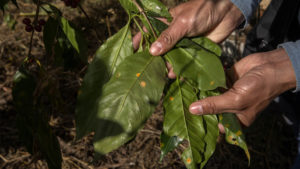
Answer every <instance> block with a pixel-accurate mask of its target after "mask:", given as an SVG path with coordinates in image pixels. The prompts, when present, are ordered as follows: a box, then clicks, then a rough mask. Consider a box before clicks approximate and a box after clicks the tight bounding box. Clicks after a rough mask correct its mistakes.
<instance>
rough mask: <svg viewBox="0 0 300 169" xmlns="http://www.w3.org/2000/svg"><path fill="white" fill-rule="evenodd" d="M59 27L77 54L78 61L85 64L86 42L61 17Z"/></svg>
mask: <svg viewBox="0 0 300 169" xmlns="http://www.w3.org/2000/svg"><path fill="white" fill-rule="evenodd" d="M59 22H60V26H61V29H62V30H63V32H64V34H65V35H66V37H67V38H68V40H69V41H70V43H71V44H72V46H73V48H74V49H75V50H76V51H77V53H78V54H79V57H80V59H81V60H82V61H83V62H84V63H86V62H87V42H86V41H85V39H84V38H83V36H82V35H81V33H80V32H79V31H78V30H76V29H75V27H74V26H73V25H72V24H71V23H70V22H69V21H68V20H66V19H65V18H63V17H61V18H60V20H59Z"/></svg>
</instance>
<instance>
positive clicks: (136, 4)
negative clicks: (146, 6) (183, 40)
mask: <svg viewBox="0 0 300 169" xmlns="http://www.w3.org/2000/svg"><path fill="white" fill-rule="evenodd" d="M132 1H133V3H134V4H135V6H136V7H137V8H138V10H139V11H140V13H141V14H142V15H143V16H144V17H145V19H146V21H147V23H148V24H149V26H150V29H151V31H152V33H153V35H154V37H155V39H157V38H158V36H157V34H156V32H155V30H154V28H153V26H152V24H151V23H150V21H149V19H148V17H147V15H146V13H145V11H144V10H143V8H142V7H141V6H140V5H139V4H138V3H137V1H136V0H132Z"/></svg>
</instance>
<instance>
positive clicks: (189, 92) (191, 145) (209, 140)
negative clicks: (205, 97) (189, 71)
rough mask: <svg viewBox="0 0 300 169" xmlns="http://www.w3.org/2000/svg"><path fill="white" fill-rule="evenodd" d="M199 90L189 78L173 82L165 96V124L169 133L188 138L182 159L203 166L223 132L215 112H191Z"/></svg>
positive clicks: (192, 165) (193, 165) (190, 165)
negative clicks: (202, 114) (194, 113)
mask: <svg viewBox="0 0 300 169" xmlns="http://www.w3.org/2000/svg"><path fill="white" fill-rule="evenodd" d="M196 93H197V91H196V89H195V87H193V86H191V84H189V83H188V82H187V81H180V80H179V79H178V78H177V80H176V81H175V82H174V83H173V84H172V85H171V87H170V89H169V91H168V92H167V95H166V97H165V99H164V104H163V106H164V109H165V117H164V124H163V125H164V127H163V131H164V133H165V134H166V135H169V136H177V137H179V138H181V139H185V140H187V141H188V147H187V148H186V150H185V151H184V153H183V154H182V159H183V161H184V163H185V165H186V167H187V168H189V169H195V168H197V166H198V165H200V168H203V166H204V165H205V164H206V162H207V160H208V159H209V158H210V156H211V155H212V154H213V152H214V150H215V146H216V142H217V138H218V135H219V130H218V127H217V126H218V120H217V117H216V116H215V115H209V116H208V115H206V116H196V115H192V114H191V113H190V112H189V105H190V104H191V103H192V102H194V101H196V100H197V94H196Z"/></svg>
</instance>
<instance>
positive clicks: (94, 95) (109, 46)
mask: <svg viewBox="0 0 300 169" xmlns="http://www.w3.org/2000/svg"><path fill="white" fill-rule="evenodd" d="M120 3H121V5H122V6H123V8H124V9H125V10H126V12H127V13H128V17H129V19H128V23H127V25H125V26H124V27H123V28H122V29H121V30H120V31H119V32H118V33H116V34H115V35H114V36H112V37H110V38H109V39H108V40H107V41H106V42H105V43H104V44H103V45H102V46H101V47H100V49H99V50H98V51H97V52H96V55H95V58H94V60H93V62H92V63H91V64H90V65H89V68H88V71H87V74H86V75H85V78H84V80H83V84H82V87H81V90H80V91H79V96H78V104H77V109H76V124H77V128H76V130H77V137H79V138H80V137H82V136H84V135H86V134H88V133H90V132H92V131H94V132H95V136H94V148H95V151H96V153H97V154H98V155H103V154H107V153H109V152H111V151H113V150H115V149H117V148H118V147H120V146H121V145H123V144H125V143H126V142H128V141H129V140H131V139H132V138H134V136H135V135H136V133H137V132H138V130H139V129H141V128H142V127H143V124H144V123H145V122H146V121H147V119H148V118H149V116H150V115H151V114H152V113H153V111H154V108H155V107H156V106H157V105H158V103H159V101H160V99H161V98H162V96H163V107H164V111H165V113H164V122H163V131H162V135H161V150H162V151H161V159H162V158H163V156H164V155H166V154H167V153H168V152H169V151H172V150H173V149H174V148H176V147H177V146H178V145H180V144H181V143H182V142H183V141H184V140H186V141H187V142H188V145H187V147H185V151H184V152H183V154H182V160H183V161H184V163H185V165H186V167H187V168H203V167H204V165H205V164H206V162H207V161H208V159H209V158H210V157H211V155H212V154H213V152H214V150H215V147H216V143H217V139H218V136H219V130H218V123H222V124H223V125H224V126H225V130H226V140H227V141H228V142H229V143H231V144H234V145H238V146H240V147H242V148H243V149H244V150H245V152H246V154H247V156H248V158H249V159H250V157H249V153H248V150H247V146H246V144H245V142H244V136H243V134H242V131H241V129H240V126H239V122H238V121H237V119H236V118H235V116H233V115H231V114H223V115H219V116H217V115H205V116H196V115H192V114H190V113H189V111H188V107H189V105H190V104H191V103H192V102H194V101H196V100H198V99H203V98H205V97H208V96H212V95H218V94H219V92H218V88H226V84H225V74H224V71H223V66H222V64H221V62H220V60H219V58H218V56H220V55H221V49H220V48H219V47H218V45H216V44H214V43H213V42H212V41H210V40H209V39H206V38H204V37H196V38H185V39H182V40H181V41H180V42H179V43H178V44H177V45H176V47H174V49H172V50H171V51H170V52H168V53H166V54H165V55H164V56H161V57H155V56H151V55H150V53H149V52H148V51H149V46H150V44H151V43H152V42H154V40H155V39H156V38H157V35H159V34H160V33H161V32H162V31H163V30H164V29H166V27H167V26H166V25H165V24H164V23H163V22H161V21H160V20H158V19H157V17H159V18H162V17H163V18H166V19H168V20H169V21H170V20H171V19H172V18H171V16H170V14H169V13H168V9H167V7H165V6H164V5H163V4H162V3H161V2H160V1H158V0H140V1H135V0H120ZM132 22H133V23H134V24H136V26H137V27H138V28H139V31H140V32H141V33H142V41H141V43H140V46H139V49H138V50H137V52H134V50H133V46H132V35H131V32H130V26H131V23H132ZM141 24H143V26H145V27H146V28H147V30H149V31H144V30H143V29H142V27H143V26H142V25H141ZM165 62H169V63H170V64H171V65H172V66H173V68H174V72H175V73H176V75H177V79H176V80H174V81H172V80H170V81H168V80H166V66H165ZM164 91H165V92H164ZM163 93H165V95H164V94H163Z"/></svg>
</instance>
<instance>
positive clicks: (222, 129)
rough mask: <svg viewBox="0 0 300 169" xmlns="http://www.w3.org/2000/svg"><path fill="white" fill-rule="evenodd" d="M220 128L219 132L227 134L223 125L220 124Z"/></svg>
mask: <svg viewBox="0 0 300 169" xmlns="http://www.w3.org/2000/svg"><path fill="white" fill-rule="evenodd" d="M218 128H219V131H220V133H221V134H225V128H224V126H223V124H221V123H219V124H218Z"/></svg>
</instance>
